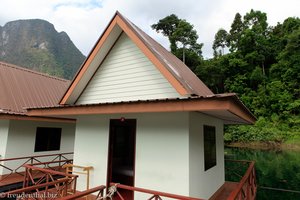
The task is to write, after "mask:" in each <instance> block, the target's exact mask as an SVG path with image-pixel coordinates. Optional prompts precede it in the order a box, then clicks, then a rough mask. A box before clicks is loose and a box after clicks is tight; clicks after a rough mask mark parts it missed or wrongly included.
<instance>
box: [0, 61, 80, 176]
mask: <svg viewBox="0 0 300 200" xmlns="http://www.w3.org/2000/svg"><path fill="white" fill-rule="evenodd" d="M69 84H70V82H69V81H67V80H63V79H59V78H56V77H51V76H47V75H45V74H42V73H38V72H35V71H32V70H28V69H25V68H21V67H18V66H15V65H11V64H7V63H3V62H0V92H1V97H0V160H2V159H8V158H9V159H10V158H17V157H27V156H38V155H44V154H47V155H48V154H59V153H65V152H73V148H74V136H75V134H74V132H75V120H73V119H59V118H49V117H30V116H27V114H26V107H36V106H51V105H52V106H53V105H57V103H58V102H59V99H60V98H61V97H62V95H63V94H64V91H65V90H66V89H67V87H68V85H69ZM51 159H53V157H52V158H51ZM25 161H26V159H23V160H17V161H11V162H9V163H8V164H7V165H6V164H5V163H2V162H0V164H3V165H5V166H6V167H9V168H11V169H16V168H17V167H18V166H20V165H21V164H22V163H24V162H25ZM20 170H22V169H20ZM20 170H19V171H20ZM8 172H9V171H7V170H5V168H4V167H3V166H0V175H2V174H6V173H8ZM0 180H1V179H0Z"/></svg>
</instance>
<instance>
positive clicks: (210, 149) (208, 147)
mask: <svg viewBox="0 0 300 200" xmlns="http://www.w3.org/2000/svg"><path fill="white" fill-rule="evenodd" d="M203 129H204V131H203V133H204V170H205V171H206V170H208V169H210V168H212V167H213V166H216V164H217V159H216V157H217V155H216V154H217V152H216V127H214V126H206V125H204V127H203Z"/></svg>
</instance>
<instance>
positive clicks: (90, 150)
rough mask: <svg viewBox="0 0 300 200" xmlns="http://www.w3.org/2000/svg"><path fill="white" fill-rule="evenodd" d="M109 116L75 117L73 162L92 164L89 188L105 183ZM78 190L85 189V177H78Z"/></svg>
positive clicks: (81, 164)
mask: <svg viewBox="0 0 300 200" xmlns="http://www.w3.org/2000/svg"><path fill="white" fill-rule="evenodd" d="M108 136H109V118H108V117H104V116H102V117H100V116H86V117H80V118H78V119H77V124H76V134H75V146H74V164H75V165H79V166H86V167H87V166H92V167H94V170H92V171H91V177H90V188H92V187H96V186H99V185H106V173H107V159H108ZM77 189H78V190H85V189H86V179H85V178H82V176H81V177H80V178H79V179H78V185H77Z"/></svg>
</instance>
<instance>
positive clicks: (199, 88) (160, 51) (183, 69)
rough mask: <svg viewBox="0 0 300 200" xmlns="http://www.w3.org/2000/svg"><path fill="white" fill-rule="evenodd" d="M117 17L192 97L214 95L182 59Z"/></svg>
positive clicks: (128, 22)
mask: <svg viewBox="0 0 300 200" xmlns="http://www.w3.org/2000/svg"><path fill="white" fill-rule="evenodd" d="M116 15H119V16H120V17H121V18H122V19H123V20H124V21H125V22H126V23H127V25H128V26H129V27H130V28H131V29H132V30H133V31H134V32H135V33H136V35H137V36H138V37H139V38H140V39H141V40H142V41H143V42H144V44H145V45H146V46H147V47H148V48H149V49H150V50H151V51H152V53H153V54H154V55H155V56H156V57H157V58H158V59H159V60H160V62H161V63H162V64H163V65H164V66H165V67H166V68H167V69H168V70H169V72H171V73H172V74H173V76H174V77H175V78H176V79H177V80H178V81H179V82H180V83H181V84H182V86H183V87H184V88H185V89H186V90H187V91H189V93H190V94H191V95H198V96H208V95H213V94H214V93H213V92H212V91H211V90H210V89H209V88H208V87H207V86H206V85H205V84H204V83H203V82H202V81H201V80H200V79H199V78H198V77H197V76H196V75H195V74H194V73H193V72H192V71H191V70H190V68H189V67H188V66H186V65H185V64H184V63H183V62H182V61H181V60H180V59H178V58H177V57H176V56H175V55H173V54H172V53H171V52H169V51H168V50H166V49H165V48H164V47H163V46H162V45H160V44H159V43H158V42H156V41H155V40H154V39H153V38H151V37H150V36H149V35H148V34H146V33H145V32H144V31H142V30H141V29H140V28H139V27H137V26H136V25H135V24H134V23H132V22H131V21H130V20H128V19H127V18H126V17H124V16H122V15H121V14H120V13H119V12H117V13H116Z"/></svg>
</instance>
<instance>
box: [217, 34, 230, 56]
mask: <svg viewBox="0 0 300 200" xmlns="http://www.w3.org/2000/svg"><path fill="white" fill-rule="evenodd" d="M228 46H229V44H228V33H227V31H226V30H225V29H222V28H221V29H219V30H218V32H217V33H216V34H215V40H214V42H213V50H214V54H215V55H216V56H218V55H224V49H225V47H228ZM219 48H221V50H220V49H219ZM218 50H219V51H218Z"/></svg>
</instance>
